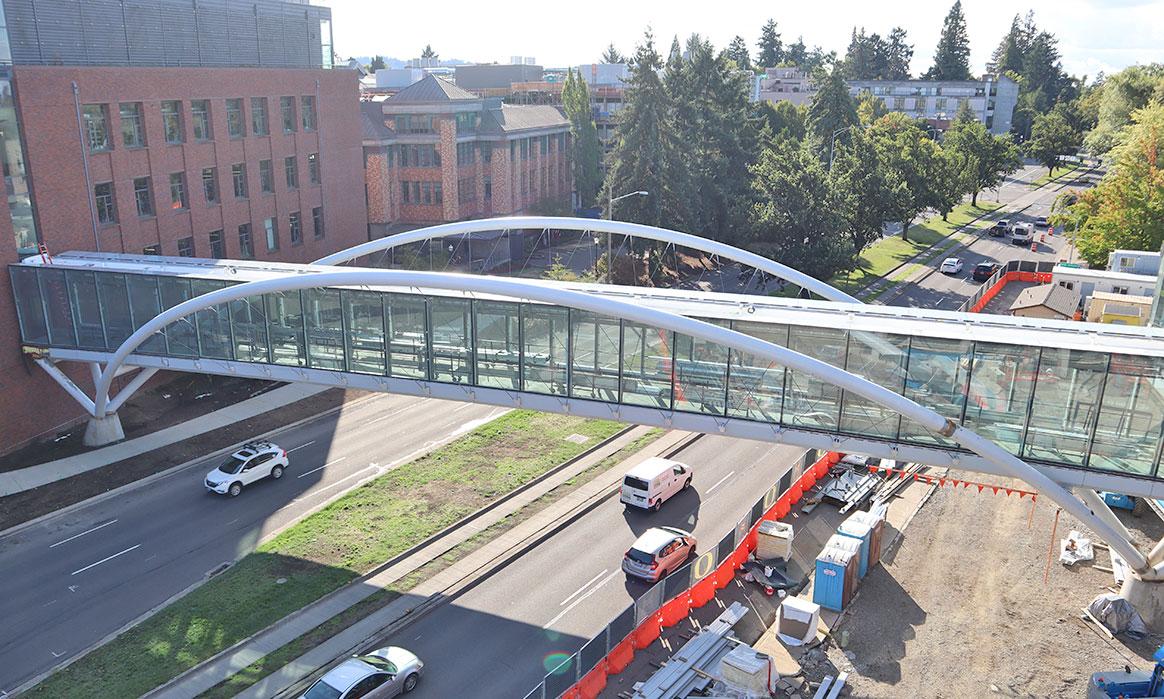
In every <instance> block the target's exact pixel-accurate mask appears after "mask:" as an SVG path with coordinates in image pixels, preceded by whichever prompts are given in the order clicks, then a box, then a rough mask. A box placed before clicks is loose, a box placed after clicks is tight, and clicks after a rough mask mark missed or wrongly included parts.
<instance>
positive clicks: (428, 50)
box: [420, 44, 440, 61]
mask: <svg viewBox="0 0 1164 699" xmlns="http://www.w3.org/2000/svg"><path fill="white" fill-rule="evenodd" d="M420 57H421V58H431V59H433V60H434V61H435V60H438V59H440V55H439V54H437V52H436V51H433V50H432V44H425V45H424V50H423V51H421V52H420Z"/></svg>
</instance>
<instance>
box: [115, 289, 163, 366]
mask: <svg viewBox="0 0 1164 699" xmlns="http://www.w3.org/2000/svg"><path fill="white" fill-rule="evenodd" d="M125 281H126V286H127V291H128V293H129V314H130V316H132V317H133V329H134V330H137V329H138V328H140V327H141V326H143V325H145V324H146V323H148V322H150V321H151V320H153V319H154V317H155V316H157V315H158V314H159V313H161V312H162V297H161V295H160V293H159V292H158V278H157V277H154V276H149V275H145V274H127V275H126V277H125ZM135 351H137V352H142V353H143V354H165V353H166V338H165V336H164V335H162V334H161V333H154V334H153V335H151V336H150V337H149V338H147V339H146V341H145V342H143V343H141V345H140V346H139V347H138V348H137V350H135Z"/></svg>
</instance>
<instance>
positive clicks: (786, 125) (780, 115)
mask: <svg viewBox="0 0 1164 699" xmlns="http://www.w3.org/2000/svg"><path fill="white" fill-rule="evenodd" d="M757 109H758V111H759V114H758V116H759V118H760V122H761V123H762V124H763V125H764V126H765V127H766V128H767V137H766V138H767V140H766V141H765V143H771V142H773V141H778V140H779V141H785V140H792V141H796V142H800V141H803V140H804V133H805V124H804V121H805V115H806V110H805V108H804V107H803V106H799V107H798V106H796V105H795V104H793V103H792V102H789V101H788V100H780V101H779V102H775V103H773V102H767V101H764V102H760V103H759V104H758V106H757Z"/></svg>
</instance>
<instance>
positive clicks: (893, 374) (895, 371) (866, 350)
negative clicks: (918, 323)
mask: <svg viewBox="0 0 1164 699" xmlns="http://www.w3.org/2000/svg"><path fill="white" fill-rule="evenodd" d="M846 355H847V363H846V365H845V369H846V370H847V371H848V372H849V373H852V374H856V375H857V376H860V377H862V378H866V379H869V380H870V381H872V382H873V383H875V384H877V385H878V386H881V387H883V388H887V389H889V390H890V391H893V392H894V393H901V391H902V390H903V389H904V388H905V361H906V358H907V357H908V356H909V337H907V336H904V335H883V334H881V333H870V332H852V333H850V334H849V349H848V351H847V353H846ZM900 421H901V416H900V415H898V413H897V412H896V411H894V410H891V409H889V408H886V407H884V406H882V405H881V404H880V403H874V402H873V401H871V400H869V399H867V398H865V397H863V396H859V395H857V394H856V393H852V392H845V394H844V395H843V396H842V399H841V431H842V432H852V433H855V434H864V435H869V436H872V437H884V438H886V439H895V438H896V437H897V430H898V423H899V422H900Z"/></svg>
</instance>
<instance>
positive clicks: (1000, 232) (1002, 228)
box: [989, 219, 1010, 238]
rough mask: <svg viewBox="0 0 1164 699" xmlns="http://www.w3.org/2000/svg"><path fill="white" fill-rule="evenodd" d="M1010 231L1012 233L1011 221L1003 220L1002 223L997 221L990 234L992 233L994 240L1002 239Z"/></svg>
mask: <svg viewBox="0 0 1164 699" xmlns="http://www.w3.org/2000/svg"><path fill="white" fill-rule="evenodd" d="M1009 231H1010V221H1007V220H1006V219H1002V220H1001V221H996V222H995V223H994V226H992V227H991V228H990V231H989V233H990V235H991V237H993V238H1000V237H1002V236H1004V235H1006V234H1007V233H1008V232H1009Z"/></svg>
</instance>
